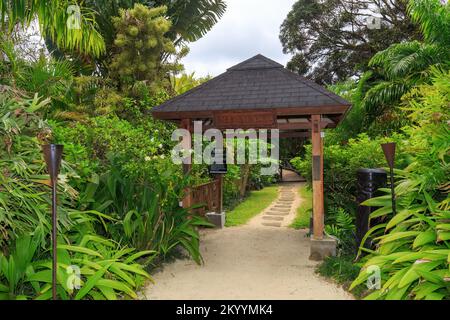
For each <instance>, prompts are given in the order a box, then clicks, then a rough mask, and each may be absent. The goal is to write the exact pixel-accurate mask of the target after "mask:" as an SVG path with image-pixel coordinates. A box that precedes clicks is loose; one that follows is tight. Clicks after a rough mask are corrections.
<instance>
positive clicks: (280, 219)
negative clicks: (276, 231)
mask: <svg viewBox="0 0 450 320" xmlns="http://www.w3.org/2000/svg"><path fill="white" fill-rule="evenodd" d="M263 220H271V221H283V220H284V218H283V217H279V216H264V217H263Z"/></svg>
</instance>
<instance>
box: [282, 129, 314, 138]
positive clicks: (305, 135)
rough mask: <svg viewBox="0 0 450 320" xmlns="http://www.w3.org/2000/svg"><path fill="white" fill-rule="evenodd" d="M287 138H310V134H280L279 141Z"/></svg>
mask: <svg viewBox="0 0 450 320" xmlns="http://www.w3.org/2000/svg"><path fill="white" fill-rule="evenodd" d="M288 138H311V132H295V131H293V132H281V133H280V139H288Z"/></svg>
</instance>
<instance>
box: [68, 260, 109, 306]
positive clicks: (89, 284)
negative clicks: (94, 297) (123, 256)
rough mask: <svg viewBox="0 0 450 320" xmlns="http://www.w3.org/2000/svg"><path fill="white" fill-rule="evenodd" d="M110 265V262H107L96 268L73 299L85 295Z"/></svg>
mask: <svg viewBox="0 0 450 320" xmlns="http://www.w3.org/2000/svg"><path fill="white" fill-rule="evenodd" d="M110 265H111V263H109V264H107V265H106V266H104V267H103V268H102V269H100V270H98V271H97V272H96V273H95V274H94V275H92V276H90V277H89V278H88V279H87V281H86V282H85V284H84V286H83V287H82V288H81V289H80V291H78V293H77V295H76V296H75V300H81V299H83V297H84V296H85V295H87V294H88V293H89V291H91V290H92V288H93V287H94V286H96V285H97V284H98V282H99V281H100V279H101V278H102V277H103V275H104V274H105V272H106V270H108V268H109V267H110Z"/></svg>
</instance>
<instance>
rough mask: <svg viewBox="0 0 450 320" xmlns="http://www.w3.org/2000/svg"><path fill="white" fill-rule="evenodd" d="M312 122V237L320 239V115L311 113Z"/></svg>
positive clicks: (321, 160) (321, 175)
mask: <svg viewBox="0 0 450 320" xmlns="http://www.w3.org/2000/svg"><path fill="white" fill-rule="evenodd" d="M311 122H312V157H313V159H312V171H313V172H312V173H313V174H312V177H313V179H312V180H313V182H312V184H313V237H314V239H316V240H322V239H323V235H324V202H323V198H324V197H323V142H322V136H321V131H322V129H321V126H320V122H321V115H313V116H312V117H311Z"/></svg>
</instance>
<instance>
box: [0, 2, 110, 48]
mask: <svg viewBox="0 0 450 320" xmlns="http://www.w3.org/2000/svg"><path fill="white" fill-rule="evenodd" d="M74 5H76V6H77V8H78V9H79V12H76V16H75V19H78V18H79V19H78V21H79V25H78V26H77V27H76V28H73V27H71V25H70V24H69V21H71V20H70V19H71V18H73V17H74V16H73V14H74V13H73V12H70V10H68V9H69V7H70V6H74ZM78 9H77V10H78ZM78 13H79V15H78ZM95 15H96V13H95V11H93V10H92V9H90V8H88V7H84V6H79V5H78V4H77V3H76V2H73V1H70V0H54V1H45V0H14V1H11V0H0V22H1V23H2V24H3V25H5V24H8V26H9V28H10V29H12V28H13V27H14V26H15V25H16V23H21V24H22V25H25V26H27V25H29V24H30V23H31V21H33V20H34V19H35V18H36V17H37V18H38V21H39V25H40V27H41V32H42V34H43V35H45V36H48V37H50V38H51V39H52V40H53V41H54V42H55V43H56V44H57V45H58V47H60V48H63V49H66V50H73V51H78V52H79V53H82V54H89V55H92V56H95V57H98V56H100V55H101V54H102V53H103V52H104V51H105V42H104V40H103V37H102V36H101V34H100V33H99V31H98V25H97V22H96V20H95Z"/></svg>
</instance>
